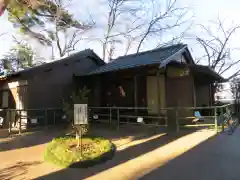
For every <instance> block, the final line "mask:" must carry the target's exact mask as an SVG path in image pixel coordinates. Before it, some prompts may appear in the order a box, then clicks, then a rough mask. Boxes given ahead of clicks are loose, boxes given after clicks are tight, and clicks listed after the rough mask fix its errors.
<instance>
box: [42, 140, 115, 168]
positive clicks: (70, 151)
mask: <svg viewBox="0 0 240 180" xmlns="http://www.w3.org/2000/svg"><path fill="white" fill-rule="evenodd" d="M81 148H82V155H81ZM112 148H113V144H112V143H111V142H110V141H109V140H106V139H103V138H83V139H82V146H80V147H78V148H77V140H76V139H75V138H73V137H64V138H56V139H53V140H52V141H51V142H50V143H49V144H48V145H47V147H46V149H45V153H44V159H45V160H46V161H49V162H52V163H54V164H56V165H58V166H61V167H69V166H71V165H72V164H74V163H81V162H86V161H91V160H94V159H97V158H99V157H100V156H102V155H103V154H105V153H107V152H110V151H112Z"/></svg>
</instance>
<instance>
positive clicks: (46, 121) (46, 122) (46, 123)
mask: <svg viewBox="0 0 240 180" xmlns="http://www.w3.org/2000/svg"><path fill="white" fill-rule="evenodd" d="M44 117H45V118H44V119H45V122H44V124H45V127H47V125H48V119H47V109H45V116H44Z"/></svg>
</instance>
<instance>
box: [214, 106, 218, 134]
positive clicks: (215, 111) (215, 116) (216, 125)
mask: <svg viewBox="0 0 240 180" xmlns="http://www.w3.org/2000/svg"><path fill="white" fill-rule="evenodd" d="M214 118H215V131H216V133H218V124H217V108H214Z"/></svg>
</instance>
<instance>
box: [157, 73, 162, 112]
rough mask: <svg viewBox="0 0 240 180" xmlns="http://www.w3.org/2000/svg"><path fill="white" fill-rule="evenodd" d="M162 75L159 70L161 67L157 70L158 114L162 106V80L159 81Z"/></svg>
mask: <svg viewBox="0 0 240 180" xmlns="http://www.w3.org/2000/svg"><path fill="white" fill-rule="evenodd" d="M159 77H160V72H159V69H158V70H157V78H156V79H157V108H158V110H157V112H158V115H160V108H161V106H160V101H161V100H160V82H159V79H160V78H159Z"/></svg>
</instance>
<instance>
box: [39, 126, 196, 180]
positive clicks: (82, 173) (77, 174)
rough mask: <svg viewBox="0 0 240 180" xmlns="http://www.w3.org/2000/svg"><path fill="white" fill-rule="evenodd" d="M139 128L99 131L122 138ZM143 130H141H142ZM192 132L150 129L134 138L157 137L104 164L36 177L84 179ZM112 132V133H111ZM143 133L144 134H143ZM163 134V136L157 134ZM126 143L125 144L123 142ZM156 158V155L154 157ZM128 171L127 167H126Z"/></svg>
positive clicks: (125, 151)
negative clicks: (169, 133) (164, 132)
mask: <svg viewBox="0 0 240 180" xmlns="http://www.w3.org/2000/svg"><path fill="white" fill-rule="evenodd" d="M145 130H146V129H145ZM134 131H139V129H138V130H137V129H132V130H129V129H127V128H121V129H120V131H119V132H116V131H112V133H111V131H106V130H105V131H103V129H101V128H98V132H99V133H100V134H102V136H103V137H109V138H112V139H114V138H120V137H125V136H131V134H138V133H137V132H134ZM101 132H102V133H101ZM140 132H141V130H140ZM190 133H192V131H190V130H189V131H183V132H182V133H178V134H176V133H172V134H171V135H167V134H164V135H163V133H162V131H159V130H157V129H148V130H147V132H146V133H143V132H142V133H139V135H135V136H134V140H141V139H146V138H149V137H152V136H154V135H155V138H152V139H149V140H148V141H143V142H142V143H139V144H135V145H133V146H129V147H126V148H124V149H122V150H119V151H117V152H116V154H115V156H114V157H113V159H112V160H109V161H107V162H105V163H103V164H100V165H96V166H94V167H90V168H88V169H71V168H67V169H63V170H60V171H57V172H54V173H51V174H48V175H45V176H42V177H38V178H36V179H39V180H40V179H44V180H48V179H49V180H50V179H72V180H74V179H84V178H88V177H91V176H93V175H96V174H98V173H100V172H102V171H105V170H108V169H110V168H113V167H115V166H117V165H120V164H122V163H125V162H127V161H128V160H131V159H134V158H136V157H138V156H141V155H143V154H146V153H148V152H151V151H153V150H155V149H157V148H159V147H161V146H164V145H166V144H168V143H170V142H172V141H174V140H176V139H178V138H180V137H182V136H185V135H187V134H190ZM111 134H112V135H111ZM141 134H142V135H141ZM159 134H161V136H156V135H159ZM123 145H124V144H123ZM121 146H122V145H121ZM153 158H154V157H153ZM126 171H127V169H126Z"/></svg>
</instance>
